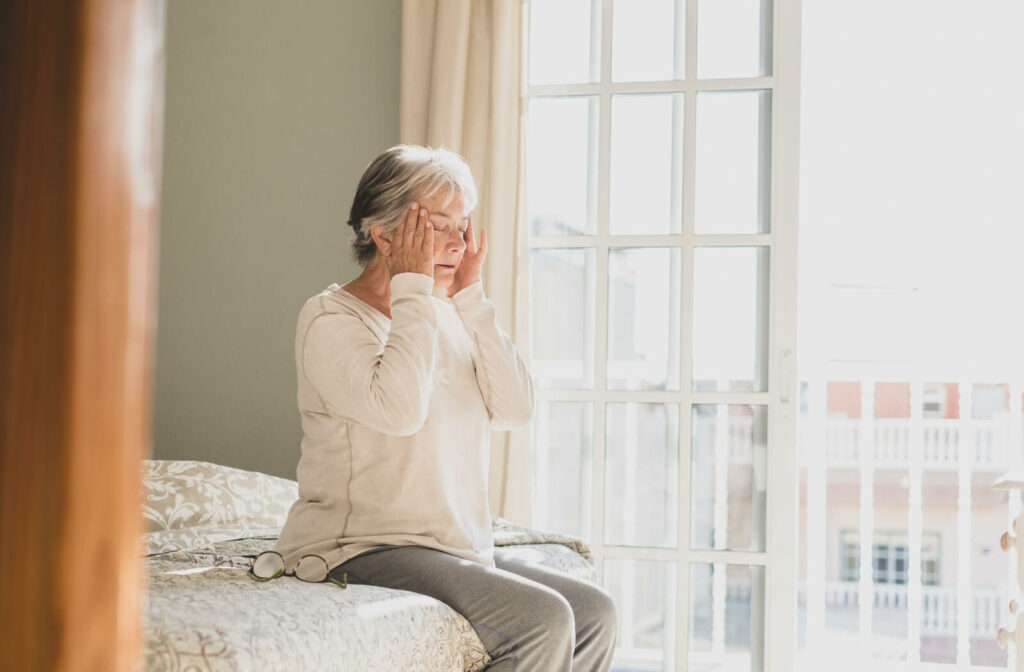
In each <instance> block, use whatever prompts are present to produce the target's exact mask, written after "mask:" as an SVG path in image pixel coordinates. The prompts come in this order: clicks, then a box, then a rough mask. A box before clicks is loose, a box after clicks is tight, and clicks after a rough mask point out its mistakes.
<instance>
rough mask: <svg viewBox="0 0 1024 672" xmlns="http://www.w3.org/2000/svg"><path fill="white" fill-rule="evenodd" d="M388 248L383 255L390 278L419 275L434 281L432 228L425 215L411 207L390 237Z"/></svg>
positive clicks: (415, 205) (424, 211)
mask: <svg viewBox="0 0 1024 672" xmlns="http://www.w3.org/2000/svg"><path fill="white" fill-rule="evenodd" d="M391 236H392V237H391V245H390V246H389V247H388V250H387V253H386V254H385V255H384V258H385V261H386V262H387V265H388V270H389V271H390V272H391V276H392V277H394V276H396V275H398V274H399V273H422V274H423V275H427V276H430V277H431V278H432V277H434V228H433V227H432V226H430V219H429V213H428V212H427V209H426V208H423V207H421V206H420V204H419V203H413V204H412V206H410V207H409V212H408V213H406V215H405V221H404V222H402V223H401V224H399V225H398V228H396V229H395V230H394V232H393V233H392V234H391Z"/></svg>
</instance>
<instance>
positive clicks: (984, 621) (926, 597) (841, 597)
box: [801, 581, 1003, 638]
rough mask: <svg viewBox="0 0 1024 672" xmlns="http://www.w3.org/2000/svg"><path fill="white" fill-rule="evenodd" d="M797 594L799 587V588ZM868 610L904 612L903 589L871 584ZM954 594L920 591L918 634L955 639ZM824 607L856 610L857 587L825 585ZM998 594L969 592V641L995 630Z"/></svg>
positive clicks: (836, 583)
mask: <svg viewBox="0 0 1024 672" xmlns="http://www.w3.org/2000/svg"><path fill="white" fill-rule="evenodd" d="M801 592H803V587H802V586H801ZM872 593H873V595H874V600H873V601H872V607H873V608H874V609H875V610H880V609H881V610H892V611H899V610H904V611H905V610H906V609H907V607H908V596H907V587H906V586H899V585H880V584H875V585H874V588H873V591H872ZM956 598H957V590H956V588H943V587H941V586H922V587H921V634H922V635H925V636H930V637H955V636H956V634H957V604H956ZM825 604H826V605H827V606H828V607H829V608H836V607H850V608H851V609H857V608H858V607H859V606H860V584H859V583H858V582H856V581H830V582H828V583H826V584H825ZM1002 608H1003V603H1002V591H999V590H977V589H975V590H974V591H972V592H971V606H970V615H971V618H970V629H969V632H970V634H971V636H972V637H985V638H990V637H991V636H992V633H993V632H995V631H996V630H997V629H998V628H999V617H1000V614H1001V613H1002Z"/></svg>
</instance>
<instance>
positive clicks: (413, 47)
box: [399, 0, 530, 524]
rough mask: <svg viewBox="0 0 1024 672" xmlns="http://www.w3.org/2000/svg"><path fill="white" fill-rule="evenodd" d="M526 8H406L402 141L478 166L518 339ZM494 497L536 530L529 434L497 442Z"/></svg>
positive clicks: (429, 0)
mask: <svg viewBox="0 0 1024 672" xmlns="http://www.w3.org/2000/svg"><path fill="white" fill-rule="evenodd" d="M522 2H523V0H405V1H404V4H403V7H402V84H401V87H402V89H401V117H400V131H399V136H400V139H401V141H402V142H406V143H415V144H422V145H430V146H445V147H447V148H449V149H451V150H453V151H455V152H458V153H459V154H461V155H462V156H463V157H464V158H465V159H466V161H467V162H468V163H469V165H470V168H472V170H473V175H474V177H475V178H476V181H477V185H478V187H479V191H480V202H479V204H478V205H477V207H476V210H475V211H474V214H473V224H474V228H476V229H477V231H479V230H480V229H486V230H487V239H488V251H487V260H486V261H485V262H484V279H483V282H484V289H485V290H486V292H487V295H488V297H490V299H491V300H492V301H493V302H494V304H495V306H496V307H497V311H498V321H499V323H500V324H501V326H502V328H504V329H505V331H506V332H507V333H509V334H515V333H516V332H515V329H516V314H517V307H518V304H519V303H520V302H522V301H525V300H526V296H525V295H523V296H520V292H518V291H517V287H518V286H519V285H518V282H517V274H518V273H519V271H520V269H519V263H520V258H521V256H520V250H521V248H522V247H524V242H525V241H524V240H523V238H524V233H523V232H521V231H520V226H519V219H520V207H519V205H520V199H519V194H520V188H519V187H520V181H521V179H522V161H521V151H520V147H521V143H520V138H521V123H522V120H521V114H520V100H521V92H522V34H523V20H522ZM522 258H523V259H525V256H524V257H522ZM524 263H525V262H524ZM519 314H523V311H522V309H521V308H519ZM521 347H522V346H521ZM490 492H491V509H492V511H493V513H495V514H497V515H501V516H505V517H507V518H510V519H512V520H515V521H516V522H519V523H524V524H528V523H529V522H530V459H529V439H528V434H527V432H526V430H517V431H515V432H495V433H494V435H493V436H492V441H491V477H490Z"/></svg>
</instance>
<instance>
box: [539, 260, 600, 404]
mask: <svg viewBox="0 0 1024 672" xmlns="http://www.w3.org/2000/svg"><path fill="white" fill-rule="evenodd" d="M594 259H595V253H594V250H593V249H537V250H533V252H532V253H531V254H530V313H531V315H530V324H531V327H532V328H531V332H532V340H531V344H530V345H531V352H532V355H533V360H532V366H531V373H532V374H533V379H534V381H535V382H536V383H537V385H538V386H539V387H547V388H569V389H578V388H586V387H593V386H594V367H593V361H594Z"/></svg>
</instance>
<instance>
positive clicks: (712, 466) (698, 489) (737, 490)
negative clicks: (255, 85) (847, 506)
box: [518, 0, 800, 672]
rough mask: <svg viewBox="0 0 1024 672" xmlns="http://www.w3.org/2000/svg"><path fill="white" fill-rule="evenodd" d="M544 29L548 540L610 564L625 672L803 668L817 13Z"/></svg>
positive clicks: (576, 19) (683, 11)
mask: <svg viewBox="0 0 1024 672" xmlns="http://www.w3.org/2000/svg"><path fill="white" fill-rule="evenodd" d="M528 14H529V17H528V22H527V24H526V25H527V26H528V30H529V34H528V37H529V42H528V44H529V46H528V60H527V78H528V86H527V96H526V100H525V114H526V165H527V167H526V216H527V219H528V222H527V229H528V231H529V240H528V246H529V250H528V254H529V269H530V270H529V275H528V278H525V279H524V281H526V282H528V284H529V292H528V296H529V300H530V308H529V311H528V320H525V321H524V322H526V324H525V325H523V324H521V326H520V329H521V333H519V334H518V336H519V341H520V343H526V342H528V343H529V345H528V351H529V353H530V357H531V360H532V370H533V374H534V377H535V380H536V383H537V387H538V399H539V401H538V414H537V419H536V421H535V423H534V429H533V439H532V451H533V482H532V485H533V512H534V521H533V522H534V524H535V525H536V526H538V527H541V528H544V529H548V530H552V531H559V532H564V533H569V534H573V535H577V536H580V537H582V538H583V539H585V540H586V541H587V542H588V543H589V544H590V545H591V547H592V549H593V551H594V555H595V562H596V567H597V572H598V577H599V580H600V581H601V582H602V583H603V585H605V586H606V587H607V588H608V590H610V591H611V592H612V594H613V595H614V597H615V599H616V604H617V605H618V610H619V619H620V624H619V640H618V642H619V645H618V651H617V655H616V662H615V666H614V669H617V670H690V671H695V670H708V671H712V670H715V671H717V670H722V671H725V670H730V671H732V670H744V671H746V670H751V671H753V670H769V671H770V672H789V670H792V669H793V665H794V650H795V645H796V636H795V632H796V616H795V614H796V564H797V559H798V553H797V546H796V522H797V516H796V511H797V508H796V507H797V452H796V446H795V431H794V423H795V414H794V410H793V407H794V401H795V398H796V394H795V387H796V383H795V375H794V357H793V352H794V347H795V331H796V330H795V323H796V320H795V313H794V306H795V298H796V296H795V294H796V292H795V259H796V255H795V252H796V174H797V155H798V152H797V128H798V119H797V116H798V115H797V111H798V107H799V105H798V102H799V101H798V92H799V15H800V4H799V2H793V1H791V0H774V2H773V1H771V0H703V1H701V0H648V1H645V2H637V1H636V0H530V2H529V6H528Z"/></svg>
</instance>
